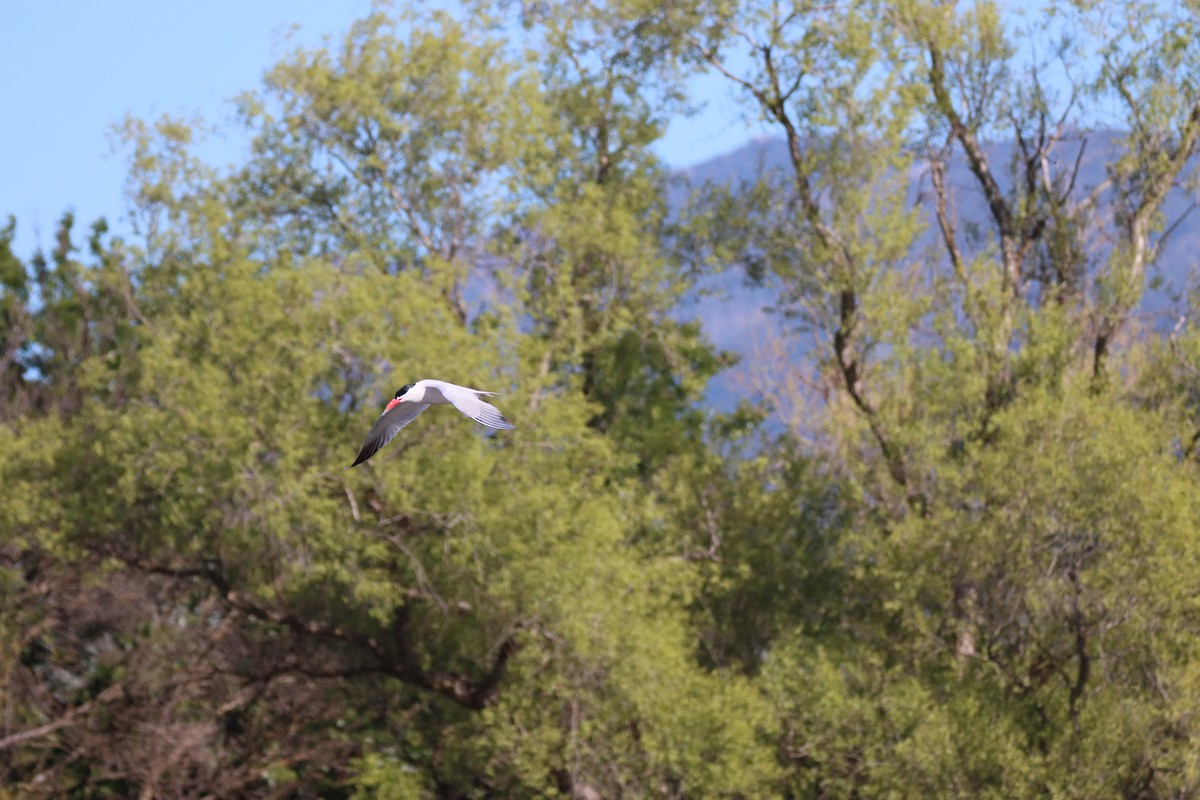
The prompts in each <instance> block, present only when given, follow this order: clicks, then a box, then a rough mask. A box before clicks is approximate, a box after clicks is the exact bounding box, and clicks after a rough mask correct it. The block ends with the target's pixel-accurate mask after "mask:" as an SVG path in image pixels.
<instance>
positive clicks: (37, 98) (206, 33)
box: [0, 0, 752, 256]
mask: <svg viewBox="0 0 1200 800" xmlns="http://www.w3.org/2000/svg"><path fill="white" fill-rule="evenodd" d="M370 8H371V4H370V2H369V0H208V2H204V3H199V2H179V3H164V2H161V0H120V1H119V2H114V3H97V2H94V0H92V1H91V2H87V1H85V0H58V2H54V0H50V1H49V2H45V3H17V2H14V3H6V4H5V7H4V10H3V12H2V13H0V25H2V26H3V28H4V46H3V47H0V75H2V76H3V78H2V79H0V108H2V109H4V111H5V120H6V121H5V124H3V125H0V219H2V218H5V217H7V216H8V215H9V214H12V215H14V216H15V217H16V218H17V226H18V235H17V242H16V248H17V253H18V255H21V256H27V255H29V254H30V253H32V251H33V249H34V248H35V247H37V246H43V247H45V246H47V245H48V244H49V243H50V241H51V237H52V235H53V229H54V223H55V221H56V220H57V219H58V218H59V216H60V215H61V214H62V212H63V211H64V210H66V209H67V208H73V209H74V210H75V212H76V216H77V218H78V220H79V221H80V223H82V224H84V225H86V224H88V223H90V222H91V221H92V220H93V219H95V218H96V217H98V216H101V215H103V216H106V217H107V218H108V219H109V221H110V222H112V223H115V224H116V225H117V226H118V227H119V226H120V219H119V218H120V216H121V215H122V213H123V210H124V201H123V198H122V190H123V185H124V177H125V166H124V163H123V160H122V157H121V156H120V155H113V154H111V153H110V144H109V136H108V131H109V128H110V127H111V126H112V124H113V123H115V122H118V121H119V120H121V119H122V118H123V117H124V116H125V115H126V114H133V115H134V116H137V117H141V118H145V119H153V118H156V117H158V116H160V115H162V114H172V115H177V116H187V117H191V116H195V115H200V116H202V117H204V118H205V119H206V120H209V121H211V122H215V123H218V124H219V123H222V122H224V121H226V120H228V119H229V117H230V113H231V107H230V104H229V102H228V101H229V99H230V98H232V97H233V96H235V95H237V94H238V93H239V92H242V91H245V90H248V89H253V88H255V87H257V86H258V84H259V81H260V78H261V76H262V74H263V72H264V71H265V70H266V69H267V68H268V67H270V66H271V65H272V64H273V63H274V62H275V61H277V60H278V59H279V58H280V57H281V56H282V55H284V54H285V53H286V52H287V51H288V50H289V49H290V48H291V47H293V46H295V45H297V44H299V45H304V46H309V47H312V46H317V45H318V44H320V41H321V37H322V36H323V35H326V34H335V35H337V34H340V33H342V32H343V31H345V30H346V29H347V28H348V27H349V25H350V23H351V22H352V21H353V20H355V19H357V18H359V17H362V16H364V15H365V14H367V13H368V12H369V11H370ZM293 26H298V28H297V29H296V30H295V32H294V33H293V34H292V38H291V40H290V42H289V41H285V35H286V34H287V32H288V31H289V30H291V29H292V28H293ZM695 90H696V92H697V93H698V94H697V95H696V96H698V97H704V96H708V97H710V98H711V99H712V100H713V101H714V102H712V103H709V104H708V107H707V109H706V110H705V111H704V112H703V113H702V114H701V115H700V116H699V117H693V118H691V119H686V120H683V119H681V120H678V121H677V122H675V123H674V124H673V125H672V126H671V128H670V130H669V131H668V134H667V137H666V138H665V139H664V140H663V142H662V143H661V145H660V147H659V153H660V155H662V156H663V157H664V158H665V159H666V160H667V161H668V162H669V163H670V164H672V165H673V166H688V165H690V164H694V163H697V162H699V161H702V160H704V159H706V158H709V157H711V156H714V155H719V154H721V153H724V152H728V151H729V150H732V149H734V148H735V147H737V146H738V145H740V144H742V143H743V142H745V141H746V139H748V138H749V137H750V135H751V133H752V131H751V130H750V129H749V128H748V126H747V125H746V124H745V123H744V122H743V121H742V120H741V118H740V117H739V115H738V112H737V110H736V109H735V108H734V107H733V104H732V103H730V102H728V100H729V98H730V90H729V88H728V87H727V85H725V84H723V83H720V82H719V81H717V80H716V79H712V78H709V79H706V80H705V81H704V82H703V83H702V84H700V85H698V86H696V87H695ZM239 145H240V142H237V141H232V140H231V141H227V142H225V143H221V142H218V143H217V144H216V145H215V146H214V147H213V148H210V149H208V150H206V151H205V152H206V153H207V152H211V153H212V155H211V156H210V157H211V158H214V159H218V160H221V161H229V160H233V159H235V158H236V157H237V154H238V152H239Z"/></svg>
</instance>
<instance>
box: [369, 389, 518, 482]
mask: <svg viewBox="0 0 1200 800" xmlns="http://www.w3.org/2000/svg"><path fill="white" fill-rule="evenodd" d="M495 394H496V393H495V392H483V391H480V390H479V389H468V388H467V387H466V386H459V385H458V384H456V383H446V382H445V381H434V380H429V379H425V380H423V381H417V382H416V383H410V384H407V385H406V386H405V387H404V388H403V389H401V390H400V391H398V392H396V396H395V397H393V398H392V400H391V402H389V403H388V404H387V408H385V409H383V413H382V414H380V415H379V419H377V420H375V424H374V425H373V426H372V427H371V432H370V433H368V434H367V438H366V441H364V442H363V446H362V449H361V450H359V451H358V458H357V459H355V461H354V463H353V464H351V465H350V466H349V467H346V469H350V467H357V466H358V465H359V464H361V463H362V462H364V461H366V460H367V459H368V458H370V457H371V456H373V455H375V454H376V453H377V452H379V449H380V448H381V447H383V446H384V445H385V444H387V443H388V442H390V441H391V440H392V439H393V438H395V436H396V434H397V433H399V432H400V429H401V428H403V427H404V426H405V425H407V424H408V423H410V422H412V421H413V420H414V419H416V418H417V415H419V414H420V413H421V412H422V411H424V410H425V409H427V408H429V407H430V406H433V405H443V404H445V403H449V404H450V405H452V406H454V407H455V408H457V409H458V410H459V411H461V412H462V413H463V414H465V415H466V416H468V417H470V418H471V419H473V420H475V421H476V422H478V423H479V424H480V425H484V426H487V427H489V428H495V429H496V430H501V431H508V430H512V429H513V428H515V427H517V426H516V425H513V424H512V423H511V422H509V421H508V420H506V419H505V418H504V415H503V414H501V413H500V410H499V409H498V408H496V407H495V406H494V405H492V404H491V403H487V402H484V401H483V400H480V399H479V398H480V396H486V397H492V396H494V395H495Z"/></svg>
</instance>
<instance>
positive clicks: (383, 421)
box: [346, 403, 429, 469]
mask: <svg viewBox="0 0 1200 800" xmlns="http://www.w3.org/2000/svg"><path fill="white" fill-rule="evenodd" d="M427 408H429V404H428V403H397V404H396V405H394V406H392V408H391V409H390V410H388V411H385V412H383V413H382V414H380V415H379V419H377V420H375V424H374V425H373V426H371V432H370V433H368V434H367V438H366V440H365V441H363V446H362V449H361V450H359V451H358V458H356V459H355V460H354V463H353V464H351V465H350V467H357V466H358V465H359V464H361V463H362V462H364V461H366V460H367V459H368V458H370V457H371V456H373V455H375V454H376V453H378V452H379V449H380V448H381V447H383V446H384V445H385V444H387V443H388V442H390V441H391V440H392V439H394V438H396V434H397V433H399V432H400V429H401V428H403V427H404V426H405V425H407V424H408V423H410V422H412V421H413V420H414V419H416V418H417V415H418V414H420V413H421V412H422V411H424V410H425V409H427ZM350 467H346V469H350Z"/></svg>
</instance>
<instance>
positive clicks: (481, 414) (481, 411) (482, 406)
mask: <svg viewBox="0 0 1200 800" xmlns="http://www.w3.org/2000/svg"><path fill="white" fill-rule="evenodd" d="M441 390H442V395H443V396H445V398H446V399H447V400H449V401H450V402H451V403H453V404H454V407H455V408H457V409H458V410H459V411H461V412H462V413H463V414H465V415H466V416H468V417H470V418H471V419H473V420H475V421H476V422H478V423H479V424H480V425H484V426H487V427H489V428H495V429H496V430H499V431H511V430H512V429H513V428H515V427H517V426H516V425H513V424H512V423H511V422H509V421H508V420H506V419H505V418H504V415H503V414H501V413H500V409H498V408H496V407H495V406H494V405H492V404H491V403H486V402H484V401H483V400H480V399H479V395H478V394H476V393H475V392H474V391H473V390H471V389H467V388H465V387H463V386H455V385H454V384H444V385H443V386H442V387H441ZM487 394H493V392H487Z"/></svg>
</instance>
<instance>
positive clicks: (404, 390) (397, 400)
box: [383, 383, 416, 414]
mask: <svg viewBox="0 0 1200 800" xmlns="http://www.w3.org/2000/svg"><path fill="white" fill-rule="evenodd" d="M414 386H416V384H415V383H406V384H404V385H403V386H401V387H400V388H399V389H397V390H396V396H395V397H393V398H392V400H391V402H389V403H388V404H387V408H385V409H384V410H383V413H385V414H386V413H387V412H389V411H391V410H392V409H393V408H395V407H396V406H398V405H400V404H401V403H403V402H404V395H406V394H408V390H409V389H411V388H413V387H414Z"/></svg>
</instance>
